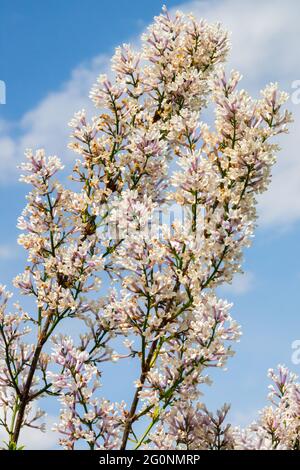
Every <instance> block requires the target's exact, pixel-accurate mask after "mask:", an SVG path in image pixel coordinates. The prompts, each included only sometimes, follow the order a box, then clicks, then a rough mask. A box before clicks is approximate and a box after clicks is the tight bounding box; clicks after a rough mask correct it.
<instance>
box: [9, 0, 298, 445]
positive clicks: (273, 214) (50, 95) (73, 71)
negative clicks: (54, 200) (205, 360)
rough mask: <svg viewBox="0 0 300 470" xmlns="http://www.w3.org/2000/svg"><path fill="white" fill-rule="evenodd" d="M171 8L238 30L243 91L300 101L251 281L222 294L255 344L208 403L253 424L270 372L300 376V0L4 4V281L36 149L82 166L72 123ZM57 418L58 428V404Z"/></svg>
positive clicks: (219, 378)
mask: <svg viewBox="0 0 300 470" xmlns="http://www.w3.org/2000/svg"><path fill="white" fill-rule="evenodd" d="M163 3H166V5H167V7H168V9H169V10H171V12H172V11H174V10H175V9H180V10H184V11H185V12H193V13H194V14H195V15H196V16H197V17H198V18H201V17H204V18H206V19H208V20H212V21H220V22H222V23H223V25H224V27H225V28H226V29H228V30H230V31H231V32H232V36H231V42H232V53H231V56H230V61H229V66H228V68H229V69H231V68H235V69H238V70H240V71H241V73H242V74H243V75H244V79H243V81H242V84H241V86H242V87H243V88H246V89H247V90H248V91H250V92H251V93H252V94H253V95H254V96H258V94H259V91H260V89H261V88H263V86H264V85H265V84H266V83H268V82H270V81H278V82H279V83H280V85H281V87H282V88H283V89H285V90H286V91H288V92H289V93H290V94H291V95H292V99H291V101H290V102H289V108H290V109H291V111H292V112H293V113H294V119H295V122H294V124H293V125H292V127H291V131H290V134H289V135H287V136H286V135H284V136H281V139H280V145H281V146H282V151H281V152H280V154H279V156H278V164H277V166H276V168H275V169H274V176H273V181H272V184H271V187H270V190H269V192H268V193H267V194H266V195H264V196H263V197H261V198H260V199H259V205H258V211H259V219H258V229H257V231H256V237H255V239H254V243H253V246H252V247H251V248H250V249H249V250H247V251H246V253H245V264H244V269H245V274H244V275H243V276H238V277H237V278H236V279H235V281H234V283H233V285H232V286H227V287H225V288H223V289H222V292H221V294H222V295H223V296H225V297H226V298H227V299H228V300H230V301H232V302H234V307H233V310H232V313H233V316H234V318H235V319H236V320H237V321H238V322H239V323H240V324H241V325H242V330H243V337H242V339H241V342H240V344H239V345H238V346H237V348H236V351H237V354H236V356H235V357H234V358H233V359H231V360H230V361H229V363H228V370H227V371H226V372H223V371H221V370H217V371H214V374H213V376H214V384H213V385H212V387H209V388H206V389H205V396H204V400H205V402H206V403H207V405H208V406H209V407H211V408H213V409H215V408H216V407H218V406H221V405H222V404H223V402H225V401H226V402H231V403H232V410H231V416H230V417H231V421H232V422H233V423H234V424H241V425H245V424H248V423H249V422H250V421H251V420H252V419H254V418H255V416H256V411H257V410H258V409H259V408H261V407H262V406H264V405H265V403H266V396H267V385H268V379H267V377H266V373H267V369H268V368H269V367H276V365H277V364H278V363H284V364H286V365H287V366H288V367H290V368H291V369H292V370H293V371H295V372H296V373H300V364H295V363H293V361H292V352H293V350H292V343H293V341H295V340H297V339H300V308H299V306H300V302H299V291H300V266H299V261H300V259H299V258H300V247H299V241H300V155H299V147H300V145H299V144H300V137H299V135H300V104H298V101H300V100H298V98H299V96H300V93H298V92H297V87H299V83H300V82H299V83H298V84H297V82H296V81H297V80H300V64H299V57H298V44H299V35H300V26H299V17H300V2H298V1H297V0H285V1H284V2H282V1H281V0H252V1H251V2H250V1H243V2H241V1H238V0H210V1H204V0H203V1H202V0H196V1H192V2H184V1H181V2H180V0H179V1H173V0H170V1H165V2H161V1H159V0H149V1H145V0H143V1H142V2H141V1H136V0H128V1H126V0H114V1H113V2H107V1H97V0H86V1H85V2H82V1H80V0H64V1H60V0H47V1H44V2H39V1H37V0H26V1H23V0H14V2H11V1H9V0H1V5H0V80H3V81H5V83H6V89H7V95H6V104H5V105H0V213H1V231H0V282H1V283H4V284H7V286H8V287H10V286H11V279H12V277H14V276H15V275H16V274H17V273H18V272H21V271H22V269H23V265H22V263H23V260H24V253H23V252H22V249H21V248H19V247H18V245H17V243H16V238H17V229H16V219H17V217H18V216H19V215H20V213H21V210H22V208H23V206H24V203H25V194H26V191H27V189H28V188H26V187H25V186H24V185H22V184H21V183H18V171H17V170H16V166H17V164H18V162H20V161H21V160H22V158H23V152H24V149H25V148H28V147H32V148H39V147H45V148H46V151H47V153H50V154H57V155H59V156H60V157H61V158H62V159H63V160H64V163H65V165H66V166H67V167H68V168H69V170H70V171H71V168H72V159H73V158H74V155H73V154H71V153H70V152H69V151H67V149H66V146H67V143H68V136H69V128H68V126H67V123H68V122H69V120H70V118H71V117H72V115H73V114H74V112H76V111H77V110H79V109H82V108H85V109H87V110H88V111H89V112H90V114H91V115H92V112H93V108H92V105H91V103H90V102H89V100H88V98H87V96H88V93H89V90H90V87H91V85H92V84H93V82H94V81H95V79H96V77H97V75H98V74H99V73H103V72H106V71H107V70H108V67H109V59H110V56H111V54H112V53H113V51H114V48H115V47H116V46H117V45H119V44H121V43H123V42H130V43H133V44H138V41H139V36H140V34H141V33H142V32H143V30H144V29H145V28H146V26H147V25H148V24H149V23H150V22H151V20H152V18H153V16H154V15H156V14H159V13H160V10H161V7H162V5H163ZM294 362H295V361H294ZM116 370H117V369H116ZM129 375H130V374H129ZM132 376H134V374H132ZM127 377H128V375H127V374H126V373H125V372H124V371H123V373H122V371H121V372H120V371H119V372H118V373H117V372H115V373H112V374H110V378H109V383H108V384H106V386H105V389H104V391H105V393H106V395H107V396H108V395H109V394H111V395H112V396H113V399H121V398H122V394H123V395H124V398H127V396H128V395H127V394H128V391H127V390H126V391H125V386H124V387H123V385H124V384H125V382H126V380H128V378H127ZM120 382H121V384H120ZM122 388H123V391H122ZM49 413H50V416H49V418H48V421H49V423H50V424H51V422H52V421H53V419H54V418H52V415H51V413H52V414H53V413H54V409H53V408H51V407H50V408H49ZM54 438H55V436H52V435H51V433H50V432H48V433H47V434H46V435H45V436H44V437H43V438H41V437H40V435H39V434H37V433H35V432H30V433H27V435H26V442H27V443H28V446H29V447H30V446H32V447H35V448H37V447H41V448H45V447H50V448H51V447H52V446H53V445H54Z"/></svg>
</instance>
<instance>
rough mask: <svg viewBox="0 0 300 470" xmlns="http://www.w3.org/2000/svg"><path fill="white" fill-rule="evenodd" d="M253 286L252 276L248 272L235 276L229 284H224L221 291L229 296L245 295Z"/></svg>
mask: <svg viewBox="0 0 300 470" xmlns="http://www.w3.org/2000/svg"><path fill="white" fill-rule="evenodd" d="M253 286H254V275H253V273H251V272H250V271H248V272H245V273H243V274H236V275H235V276H234V278H233V281H232V283H231V284H225V285H224V286H222V287H221V291H223V292H226V293H230V294H236V295H241V294H247V293H248V292H249V291H251V290H252V288H253Z"/></svg>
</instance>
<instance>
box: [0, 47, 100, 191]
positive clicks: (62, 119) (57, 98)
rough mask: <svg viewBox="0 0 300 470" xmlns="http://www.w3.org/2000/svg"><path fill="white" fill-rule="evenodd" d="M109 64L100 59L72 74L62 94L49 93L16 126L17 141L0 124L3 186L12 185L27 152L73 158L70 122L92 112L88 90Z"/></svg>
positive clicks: (0, 122)
mask: <svg viewBox="0 0 300 470" xmlns="http://www.w3.org/2000/svg"><path fill="white" fill-rule="evenodd" d="M108 64H109V60H108V58H107V57H105V56H99V57H96V58H94V59H93V60H92V61H91V62H89V63H88V64H83V65H80V66H79V67H77V68H76V69H75V70H73V72H72V74H71V77H70V79H69V80H68V81H67V82H66V83H64V84H63V85H62V87H61V89H60V90H58V91H55V92H51V93H49V95H47V96H46V97H45V98H44V99H43V100H42V101H41V102H40V103H39V104H38V105H37V106H36V107H34V108H33V109H31V110H29V111H28V112H27V113H25V114H24V116H23V117H22V118H21V120H20V122H19V123H17V124H16V125H15V126H13V130H15V129H16V130H17V131H18V134H19V137H18V138H16V139H12V138H11V137H10V133H9V129H10V126H9V124H8V123H5V122H3V121H0V149H1V162H0V170H1V171H0V182H2V183H7V182H11V181H12V178H15V176H16V167H17V165H18V164H19V162H20V161H22V159H23V155H24V150H25V149H26V148H35V149H36V148H39V147H44V148H46V151H47V153H48V154H55V155H60V156H62V157H63V158H65V157H66V156H68V155H70V153H68V150H67V144H68V141H69V134H70V128H69V126H68V122H69V121H70V119H71V117H72V116H73V115H74V113H75V112H76V111H78V110H80V109H83V108H84V109H86V110H87V111H88V112H89V111H91V110H92V108H93V106H92V103H91V101H90V100H89V98H88V94H89V90H90V88H91V86H92V84H93V83H94V81H95V79H96V77H97V75H98V74H99V72H100V71H101V70H102V71H104V72H105V71H106V69H107V66H108ZM72 155H74V154H72Z"/></svg>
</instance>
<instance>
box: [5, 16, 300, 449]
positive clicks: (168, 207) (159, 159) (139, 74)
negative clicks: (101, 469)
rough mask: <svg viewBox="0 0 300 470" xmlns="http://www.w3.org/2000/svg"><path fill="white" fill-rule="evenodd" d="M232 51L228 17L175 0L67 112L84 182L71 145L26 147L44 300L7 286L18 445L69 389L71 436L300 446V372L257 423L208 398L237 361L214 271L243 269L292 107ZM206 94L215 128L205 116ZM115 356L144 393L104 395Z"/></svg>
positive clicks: (26, 218)
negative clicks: (59, 149)
mask: <svg viewBox="0 0 300 470" xmlns="http://www.w3.org/2000/svg"><path fill="white" fill-rule="evenodd" d="M228 52H229V43H228V37H227V34H226V32H224V31H223V30H222V28H221V27H220V25H211V24H208V23H207V22H205V21H200V22H197V21H196V20H195V18H193V16H184V15H183V14H182V13H180V12H178V13H176V15H175V17H174V18H171V17H170V16H169V13H168V12H167V10H166V9H164V10H163V13H162V14H161V15H160V16H158V17H156V18H155V21H154V24H153V25H151V26H150V27H149V28H148V30H147V32H146V33H145V34H144V35H143V37H142V49H141V51H135V50H133V49H132V48H131V47H130V45H127V44H124V45H123V46H122V47H119V48H117V49H116V53H115V55H114V57H113V59H112V71H113V72H114V74H113V76H114V78H113V79H111V78H109V77H107V76H105V75H101V76H100V77H99V78H98V80H97V83H96V85H95V86H94V87H93V89H92V91H91V98H92V100H93V102H94V103H95V105H96V107H97V108H98V109H99V111H98V113H97V115H96V117H94V118H93V119H92V121H91V122H88V120H87V118H86V115H85V112H84V111H80V112H78V113H76V115H75V117H74V118H73V119H72V121H71V122H70V126H71V128H72V136H73V140H72V142H71V143H70V147H71V148H72V149H73V150H74V151H75V152H76V153H77V154H78V155H79V157H78V160H76V162H75V166H74V170H73V173H72V175H71V178H72V180H73V183H72V185H71V189H70V188H68V187H65V186H64V185H63V184H62V182H58V180H57V179H56V178H57V175H58V174H59V172H61V170H62V169H63V165H62V163H61V161H60V160H59V159H58V158H57V157H46V155H45V153H44V151H43V150H38V151H37V152H36V153H33V152H32V151H31V150H29V151H27V153H26V157H27V159H26V163H24V164H23V165H22V167H21V168H22V171H23V175H22V177H21V180H22V181H24V182H25V183H27V184H29V185H30V186H31V188H32V189H31V192H30V193H29V195H28V202H27V206H26V207H25V209H24V211H23V214H22V216H21V217H20V218H19V221H18V227H19V229H20V230H22V234H21V235H20V237H19V243H20V244H21V245H22V246H23V247H24V249H25V250H26V251H27V253H28V258H27V265H26V267H25V270H24V272H23V273H21V274H19V275H18V276H17V277H16V278H15V279H14V286H15V287H16V288H17V289H19V291H20V293H21V294H22V295H25V296H30V297H32V298H33V299H35V308H34V309H33V310H32V311H31V312H30V313H26V312H25V311H23V309H22V307H21V306H19V304H15V305H14V309H13V311H12V312H11V313H8V310H7V302H8V300H9V298H10V296H11V294H9V293H8V292H7V291H6V289H5V288H4V287H2V288H1V292H0V294H1V299H2V300H1V302H2V303H1V310H0V312H1V313H0V339H1V342H0V344H1V358H0V360H1V368H0V403H1V409H2V414H1V421H0V424H1V425H2V426H3V427H4V429H5V431H6V433H7V442H6V446H7V447H8V448H9V449H17V448H19V447H20V445H21V443H22V442H21V441H20V432H21V430H22V428H24V427H26V426H29V427H40V428H41V430H43V425H40V424H39V423H40V418H41V416H42V414H43V412H42V411H40V410H38V411H37V412H36V413H33V411H32V410H33V409H35V408H33V407H32V405H34V403H35V402H37V401H38V400H39V399H40V398H42V397H45V396H49V398H52V399H57V400H59V402H60V403H61V412H60V416H59V421H58V423H57V425H56V430H57V431H58V432H59V434H60V436H61V437H60V444H61V445H62V446H63V447H64V448H65V449H75V448H76V446H77V445H81V446H82V444H84V443H85V444H86V445H87V447H88V448H90V449H125V448H128V446H129V447H131V448H136V449H138V448H163V449H169V448H170V449H176V448H178V449H245V448H250V449H254V448H268V449H273V448H274V449H275V448H276V449H277V448H292V449H297V448H299V416H300V414H299V410H300V389H299V387H300V386H299V384H297V383H296V382H295V377H294V376H293V375H290V374H289V373H288V372H287V371H286V370H285V369H284V368H282V367H281V368H280V369H279V375H278V376H277V375H276V374H275V373H274V372H273V371H271V372H270V375H271V378H272V379H273V381H274V386H273V388H272V389H271V396H270V399H271V402H272V404H271V406H270V407H268V408H266V409H264V410H263V411H262V412H261V415H260V418H259V421H258V422H257V423H255V424H253V425H251V426H250V427H249V429H246V430H240V429H235V428H233V427H231V426H230V425H229V424H226V422H225V420H226V415H227V412H228V409H229V407H228V405H224V407H223V408H222V409H221V410H220V411H218V412H217V414H216V416H214V415H213V414H212V413H210V412H209V411H208V410H207V409H206V407H205V405H204V404H202V403H201V402H200V390H201V386H202V384H204V383H209V382H210V378H209V370H210V368H211V367H224V366H225V364H226V363H227V360H228V358H229V357H230V356H232V354H233V351H232V345H233V343H235V342H236V341H238V340H239V337H240V328H239V326H238V325H237V323H236V322H235V321H234V320H233V319H232V317H231V314H230V309H231V305H230V304H229V303H227V302H226V301H225V300H222V299H219V298H218V297H217V295H216V288H217V287H218V286H220V285H221V284H223V283H228V282H230V281H231V280H232V278H233V275H234V274H235V273H237V272H239V271H240V270H241V262H242V253H243V249H244V248H245V247H247V246H249V244H250V241H251V237H252V236H253V231H254V226H255V219H256V209H255V207H256V195H257V194H259V193H261V192H263V191H265V190H266V189H267V186H268V183H269V180H270V171H271V167H272V165H273V164H274V162H275V154H276V152H277V151H278V147H277V145H276V144H275V143H274V142H273V137H275V136H277V135H278V134H281V133H285V132H286V131H287V124H288V123H289V122H290V121H291V116H290V113H288V112H287V111H284V110H283V109H282V108H283V105H284V103H285V102H286V100H287V98H288V97H287V95H286V93H284V92H281V91H279V90H278V88H277V85H276V84H270V85H268V86H267V87H266V88H265V89H264V90H263V91H262V96H261V98H260V99H257V100H254V99H252V98H251V97H250V96H249V95H248V94H247V92H246V91H245V90H240V89H239V88H238V84H239V81H240V79H241V76H240V75H239V73H238V72H235V71H233V72H231V73H230V74H229V76H226V75H225V72H224V68H223V63H224V62H225V60H226V57H227V54H228ZM209 103H212V104H213V105H214V107H215V125H214V128H210V127H209V126H208V125H207V124H204V123H203V122H201V121H200V114H201V111H202V110H203V108H205V107H206V106H207V105H208V104H209ZM60 180H61V181H62V178H60ZM69 186H70V185H69ZM179 213H180V214H181V216H178V214H179ZM166 214H167V217H169V223H162V220H161V219H162V217H163V216H164V217H165V216H166ZM103 279H105V286H107V285H108V283H109V288H108V289H106V288H105V289H104V287H101V281H102V280H103ZM108 281H109V282H108ZM75 320H77V322H78V321H80V322H81V327H80V331H81V334H80V336H79V337H77V335H76V334H74V335H72V338H71V337H70V336H69V333H70V331H72V329H71V330H70V322H73V321H75ZM66 333H67V334H66ZM122 343H123V345H122ZM49 344H50V345H51V344H52V348H53V351H52V352H51V349H50V348H49ZM124 348H125V350H126V351H124ZM117 360H119V361H123V365H124V367H125V366H127V364H128V361H131V362H132V363H134V364H135V367H136V368H137V373H138V376H137V380H136V381H135V392H134V394H133V397H132V401H131V402H130V403H125V402H122V403H112V402H110V401H109V400H108V399H106V398H103V397H102V396H101V382H102V380H104V379H105V374H104V375H103V373H102V365H101V363H102V362H104V361H106V362H107V361H111V362H114V361H117ZM100 380H101V382H100ZM137 424H139V426H138V429H139V430H140V429H141V424H143V425H144V431H143V432H142V434H141V435H138V433H137V426H136V425H137Z"/></svg>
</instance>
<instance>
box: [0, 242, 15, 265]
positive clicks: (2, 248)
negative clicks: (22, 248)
mask: <svg viewBox="0 0 300 470" xmlns="http://www.w3.org/2000/svg"><path fill="white" fill-rule="evenodd" d="M18 254H19V250H18V246H17V245H8V244H2V245H0V261H2V260H8V259H9V260H10V259H14V258H17V257H18Z"/></svg>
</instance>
